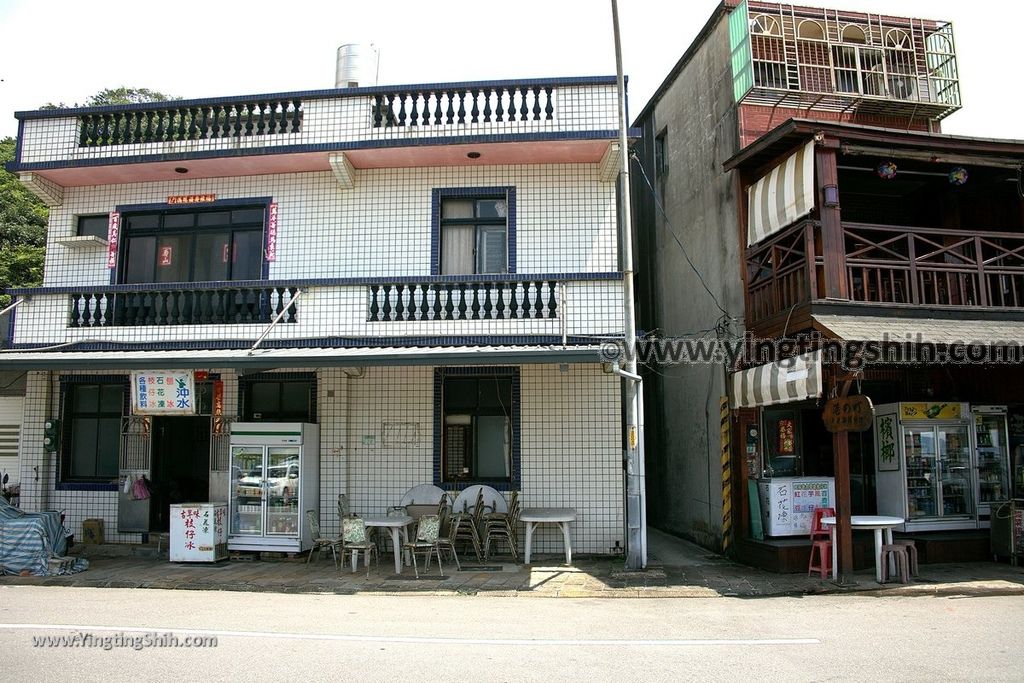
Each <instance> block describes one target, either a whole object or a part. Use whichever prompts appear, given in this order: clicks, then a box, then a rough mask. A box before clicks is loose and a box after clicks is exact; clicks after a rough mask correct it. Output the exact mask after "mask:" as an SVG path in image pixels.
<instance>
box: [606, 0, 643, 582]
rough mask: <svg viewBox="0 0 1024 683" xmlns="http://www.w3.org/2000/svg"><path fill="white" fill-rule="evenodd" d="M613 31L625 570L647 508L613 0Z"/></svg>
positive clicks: (638, 550) (633, 562) (634, 563)
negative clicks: (622, 342) (622, 364)
mask: <svg viewBox="0 0 1024 683" xmlns="http://www.w3.org/2000/svg"><path fill="white" fill-rule="evenodd" d="M612 28H613V30H614V33H615V73H616V76H617V84H618V91H619V158H620V160H621V161H622V171H621V172H620V174H619V182H620V186H619V189H620V197H621V198H622V203H621V214H622V270H623V272H622V297H623V302H622V304H623V319H624V322H625V349H624V350H625V353H626V367H625V372H624V373H620V375H621V376H622V377H623V379H624V381H625V383H626V531H627V538H626V569H632V570H640V569H644V568H645V567H646V566H647V510H646V505H645V498H646V496H645V493H644V487H645V483H644V449H643V445H644V434H643V423H642V421H641V419H640V415H641V409H640V406H641V396H640V377H639V375H638V374H637V371H636V369H637V368H636V310H635V309H634V302H633V224H632V220H631V216H630V197H629V144H628V141H627V140H626V131H627V130H628V128H627V126H628V122H627V121H626V79H625V76H623V73H622V45H621V43H620V40H619V6H618V2H617V1H616V0H612Z"/></svg>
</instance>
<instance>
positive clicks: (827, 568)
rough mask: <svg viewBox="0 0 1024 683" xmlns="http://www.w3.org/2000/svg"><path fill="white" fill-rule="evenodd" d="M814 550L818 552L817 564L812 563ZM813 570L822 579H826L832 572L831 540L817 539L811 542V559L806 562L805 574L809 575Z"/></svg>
mask: <svg viewBox="0 0 1024 683" xmlns="http://www.w3.org/2000/svg"><path fill="white" fill-rule="evenodd" d="M815 551H817V553H818V564H814V553H815ZM815 570H817V571H818V572H819V574H820V575H821V578H823V579H827V578H828V575H829V574H830V573H831V572H832V541H826V540H823V539H819V540H815V541H812V542H811V559H810V560H809V561H808V562H807V576H810V575H811V574H812V573H813V572H814V571H815Z"/></svg>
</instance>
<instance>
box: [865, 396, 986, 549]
mask: <svg viewBox="0 0 1024 683" xmlns="http://www.w3.org/2000/svg"><path fill="white" fill-rule="evenodd" d="M874 429H875V448H876V449H877V452H876V453H875V476H876V492H877V496H878V514H880V515H890V516H894V517H902V518H904V519H905V520H906V522H905V523H904V524H903V525H902V526H899V527H896V528H897V530H899V531H933V530H944V529H975V528H977V526H978V503H977V500H976V498H977V491H978V485H977V484H978V482H977V479H976V477H975V473H976V471H977V470H976V469H975V466H974V460H975V458H974V448H973V443H974V442H973V438H972V437H973V434H974V430H975V423H974V420H973V416H972V413H971V411H970V408H969V406H968V405H967V404H966V403H953V402H949V403H892V404H888V405H880V406H876V408H875V427H874Z"/></svg>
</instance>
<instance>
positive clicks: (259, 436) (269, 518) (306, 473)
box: [228, 422, 320, 553]
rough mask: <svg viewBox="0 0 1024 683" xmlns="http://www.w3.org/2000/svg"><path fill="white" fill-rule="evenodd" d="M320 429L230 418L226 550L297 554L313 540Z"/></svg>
mask: <svg viewBox="0 0 1024 683" xmlns="http://www.w3.org/2000/svg"><path fill="white" fill-rule="evenodd" d="M319 496H320V433H319V431H318V428H317V426H316V425H314V424H302V423H295V422H284V423H283V422H235V423H234V424H232V425H231V470H230V484H229V487H228V505H229V508H230V510H229V515H230V517H231V521H230V525H229V530H228V549H229V550H253V551H277V552H288V553H296V552H301V551H303V550H307V549H309V547H310V545H311V544H312V538H311V532H310V528H309V524H308V523H307V522H306V511H307V510H317V511H318V510H319V506H318V504H317V501H318V500H319Z"/></svg>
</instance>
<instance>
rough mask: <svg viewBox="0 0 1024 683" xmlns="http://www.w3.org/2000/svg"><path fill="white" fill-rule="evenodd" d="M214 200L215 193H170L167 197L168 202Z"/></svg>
mask: <svg viewBox="0 0 1024 683" xmlns="http://www.w3.org/2000/svg"><path fill="white" fill-rule="evenodd" d="M215 201H217V195H215V194H172V195H170V196H168V197H167V203H168V204H205V203H207V202H215Z"/></svg>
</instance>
